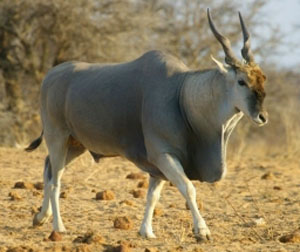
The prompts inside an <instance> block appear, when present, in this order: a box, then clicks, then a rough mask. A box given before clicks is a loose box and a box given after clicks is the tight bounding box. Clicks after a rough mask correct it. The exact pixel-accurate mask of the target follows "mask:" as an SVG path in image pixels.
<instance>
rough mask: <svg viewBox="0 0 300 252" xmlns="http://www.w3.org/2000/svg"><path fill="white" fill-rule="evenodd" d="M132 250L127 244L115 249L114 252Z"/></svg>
mask: <svg viewBox="0 0 300 252" xmlns="http://www.w3.org/2000/svg"><path fill="white" fill-rule="evenodd" d="M130 251H131V248H130V247H128V246H127V245H125V244H121V245H119V246H117V247H114V249H113V252H130Z"/></svg>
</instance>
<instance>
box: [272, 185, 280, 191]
mask: <svg viewBox="0 0 300 252" xmlns="http://www.w3.org/2000/svg"><path fill="white" fill-rule="evenodd" d="M273 189H274V190H278V191H280V190H282V187H281V186H273Z"/></svg>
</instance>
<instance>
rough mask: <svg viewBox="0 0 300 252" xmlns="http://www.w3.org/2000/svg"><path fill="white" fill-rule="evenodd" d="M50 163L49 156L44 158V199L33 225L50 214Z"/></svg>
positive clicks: (45, 220)
mask: <svg viewBox="0 0 300 252" xmlns="http://www.w3.org/2000/svg"><path fill="white" fill-rule="evenodd" d="M51 177H52V176H51V164H50V159H49V156H47V157H46V159H45V167H44V199H43V205H42V210H41V211H40V212H39V213H37V214H36V215H35V216H34V219H33V226H37V225H42V224H44V223H45V222H47V221H48V220H49V218H50V217H51V215H52V209H51V202H50V187H49V182H50V180H51Z"/></svg>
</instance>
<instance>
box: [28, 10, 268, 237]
mask: <svg viewBox="0 0 300 252" xmlns="http://www.w3.org/2000/svg"><path fill="white" fill-rule="evenodd" d="M207 15H208V21H209V26H210V29H211V31H212V32H213V34H214V36H215V37H216V39H217V40H218V41H219V42H220V44H221V45H222V47H223V50H224V53H225V62H226V63H227V64H223V63H221V62H220V61H218V60H216V59H215V58H213V57H212V60H213V61H214V62H215V63H216V68H214V69H209V70H199V71H194V70H190V69H189V68H188V67H187V66H186V65H185V64H184V63H182V62H181V61H180V60H178V59H176V58H175V57H173V56H171V55H168V54H165V53H162V52H160V51H150V52H147V53H145V54H144V55H142V56H141V57H140V58H138V59H136V60H133V61H131V62H127V63H122V64H89V63H83V62H66V63H63V64H60V65H58V66H56V67H54V68H53V69H52V70H50V71H49V73H48V74H47V75H46V77H45V79H44V81H43V83H42V86H41V97H40V101H41V120H42V125H43V131H42V134H41V136H40V137H39V138H38V139H36V140H34V141H33V142H32V143H31V144H30V146H29V147H27V148H26V150H27V151H32V150H34V149H35V148H37V147H38V146H39V145H40V143H41V141H42V139H43V138H45V141H46V145H47V148H48V153H49V154H48V156H47V157H46V160H45V167H44V184H45V187H44V199H43V204H42V209H41V211H40V212H39V213H38V214H36V215H35V217H34V220H33V225H41V224H43V223H45V222H46V221H47V220H48V219H49V218H50V217H51V215H53V228H54V230H55V231H58V232H63V231H65V227H64V224H63V222H62V219H61V216H60V210H59V192H60V186H61V183H60V180H61V177H62V175H63V171H64V167H65V166H66V165H68V164H69V163H70V162H71V161H72V160H74V159H75V158H76V157H78V156H79V155H81V154H82V153H84V152H85V151H86V150H88V151H89V152H90V153H91V155H92V156H93V157H94V158H95V159H101V158H103V157H113V156H123V157H125V158H127V159H128V160H130V161H131V162H133V163H134V164H135V165H136V166H137V167H138V168H140V169H141V170H143V171H145V172H147V173H149V174H150V182H149V188H148V193H147V203H146V210H145V215H144V219H143V221H142V225H141V228H140V234H141V235H142V236H144V237H147V238H154V237H155V235H154V233H153V230H152V216H153V211H154V208H155V205H156V203H157V201H158V199H159V196H160V192H161V190H162V188H163V185H164V182H165V181H166V180H168V181H171V182H172V183H173V184H174V185H175V186H176V187H177V188H178V189H179V191H180V192H181V194H182V195H183V197H184V198H185V200H186V201H187V204H188V206H189V208H190V210H191V213H192V217H193V223H194V233H195V235H196V236H198V237H200V238H202V239H210V231H209V229H208V227H207V226H206V223H205V221H204V219H203V218H202V216H201V215H200V213H199V210H198V208H197V204H196V191H195V188H194V186H193V184H192V182H191V180H199V181H206V182H211V183H212V182H216V181H219V180H221V179H222V178H224V177H225V174H226V169H227V168H226V147H227V143H228V139H229V137H230V135H231V133H232V131H233V129H234V128H235V126H236V125H237V123H238V122H239V121H240V119H241V118H242V117H243V115H245V116H246V117H248V118H249V119H250V120H252V121H253V122H254V123H256V124H257V125H259V126H261V125H264V124H265V123H267V113H266V111H265V110H264V108H263V101H264V98H265V91H264V82H265V79H266V77H265V75H264V74H263V72H262V70H261V69H260V67H259V66H258V65H257V64H256V63H255V62H254V57H253V53H252V52H251V49H250V35H249V33H248V31H247V28H246V26H245V24H244V21H243V18H242V16H241V14H240V13H239V18H240V24H241V28H242V33H243V38H244V46H243V49H242V50H241V52H242V56H243V61H240V60H238V59H237V58H236V56H235V55H234V53H233V51H232V49H231V45H230V41H229V39H228V38H226V37H225V36H223V35H222V34H221V33H220V32H219V31H218V30H217V29H216V27H215V25H214V23H213V21H212V19H211V15H210V12H209V9H208V10H207Z"/></svg>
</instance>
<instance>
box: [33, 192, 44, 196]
mask: <svg viewBox="0 0 300 252" xmlns="http://www.w3.org/2000/svg"><path fill="white" fill-rule="evenodd" d="M32 195H33V196H36V197H40V196H42V193H41V192H39V191H33V192H32Z"/></svg>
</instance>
